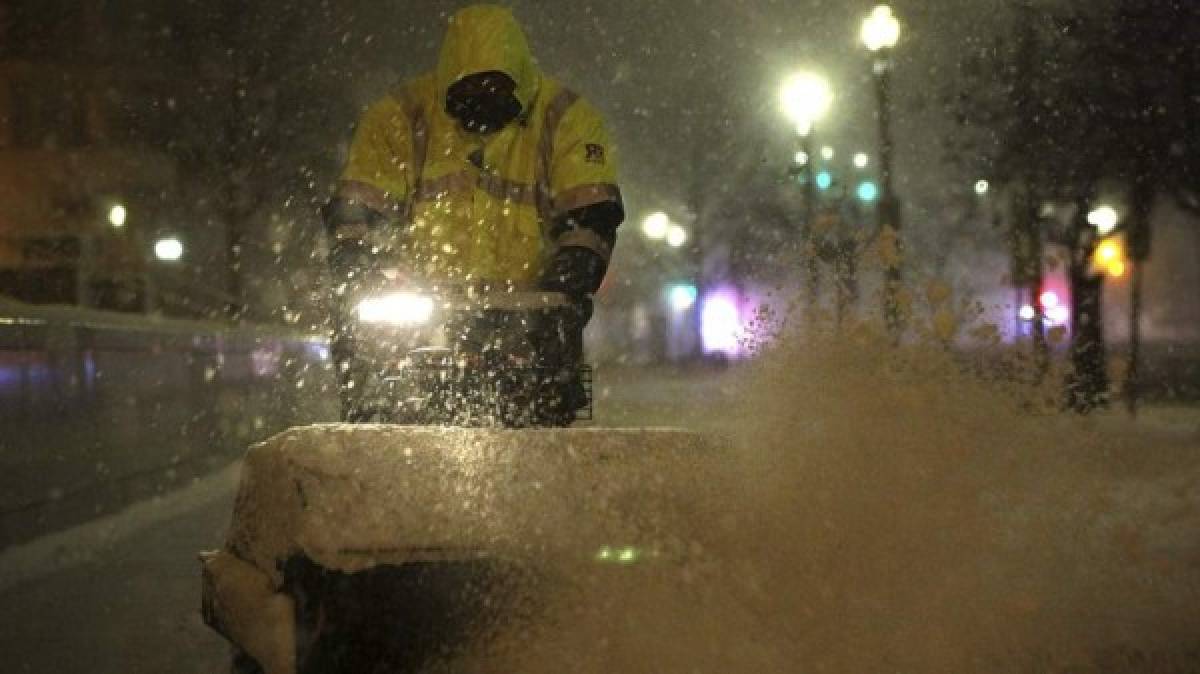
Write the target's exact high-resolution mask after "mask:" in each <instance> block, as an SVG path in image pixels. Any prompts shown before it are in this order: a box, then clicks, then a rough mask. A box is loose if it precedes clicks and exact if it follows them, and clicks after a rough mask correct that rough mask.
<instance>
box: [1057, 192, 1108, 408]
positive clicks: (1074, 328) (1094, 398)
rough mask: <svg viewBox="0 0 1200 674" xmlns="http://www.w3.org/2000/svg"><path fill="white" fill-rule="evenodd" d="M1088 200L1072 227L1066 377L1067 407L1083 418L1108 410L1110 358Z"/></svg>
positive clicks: (1101, 279)
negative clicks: (1094, 267) (1093, 264)
mask: <svg viewBox="0 0 1200 674" xmlns="http://www.w3.org/2000/svg"><path fill="white" fill-rule="evenodd" d="M1087 204H1088V200H1087V199H1081V200H1079V201H1078V203H1077V208H1076V214H1075V216H1074V222H1073V223H1072V237H1071V241H1072V242H1073V243H1074V246H1073V248H1074V250H1072V251H1071V264H1070V268H1069V270H1068V276H1069V281H1070V284H1071V300H1072V301H1071V332H1072V335H1071V336H1072V339H1071V373H1070V374H1069V375H1068V376H1067V386H1066V405H1067V407H1068V408H1069V409H1071V410H1074V411H1075V412H1078V413H1080V414H1087V413H1088V412H1091V411H1093V410H1095V409H1097V408H1102V407H1107V406H1108V357H1107V353H1106V349H1105V345H1104V316H1103V313H1102V311H1101V310H1102V307H1103V303H1104V276H1103V275H1102V274H1093V273H1092V270H1091V269H1090V267H1091V260H1092V253H1093V252H1094V250H1095V243H1096V242H1095V237H1094V234H1093V232H1092V230H1091V229H1090V227H1089V225H1088V223H1087Z"/></svg>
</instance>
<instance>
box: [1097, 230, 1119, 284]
mask: <svg viewBox="0 0 1200 674" xmlns="http://www.w3.org/2000/svg"><path fill="white" fill-rule="evenodd" d="M1092 265H1093V266H1094V267H1095V268H1096V269H1097V270H1099V271H1102V272H1104V273H1106V274H1108V275H1109V276H1112V277H1113V278H1120V277H1122V276H1124V275H1125V247H1124V246H1123V245H1122V243H1121V240H1120V239H1118V238H1116V237H1112V238H1108V239H1105V240H1103V241H1101V242H1100V245H1098V246H1096V252H1095V253H1093V254H1092Z"/></svg>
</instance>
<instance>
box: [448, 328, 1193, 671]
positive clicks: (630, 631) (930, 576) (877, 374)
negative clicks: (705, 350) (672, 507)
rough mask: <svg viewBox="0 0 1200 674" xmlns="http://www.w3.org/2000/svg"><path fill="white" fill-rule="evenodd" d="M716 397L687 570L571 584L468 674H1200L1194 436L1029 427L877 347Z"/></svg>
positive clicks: (799, 347) (849, 348)
mask: <svg viewBox="0 0 1200 674" xmlns="http://www.w3.org/2000/svg"><path fill="white" fill-rule="evenodd" d="M725 385H727V386H732V387H733V389H734V390H735V391H736V393H737V396H738V397H739V398H740V399H741V404H739V405H737V406H736V407H735V408H732V409H720V408H705V407H702V406H701V405H702V404H703V403H702V402H701V401H703V400H705V399H706V398H707V397H706V396H703V395H697V396H695V400H696V404H697V408H696V410H695V414H694V419H692V420H691V422H692V423H697V424H705V425H709V426H714V427H725V428H733V427H736V428H738V429H740V433H739V436H738V437H737V438H736V447H735V449H734V450H733V455H732V457H731V458H732V459H733V460H732V461H730V462H729V464H728V468H729V470H728V471H727V472H724V473H722V474H721V475H720V476H718V477H717V478H716V480H717V484H713V485H709V486H708V490H707V492H706V493H707V494H708V495H712V496H711V497H710V496H707V495H706V496H705V499H706V500H705V501H704V502H703V503H702V504H701V505H700V507H699V508H697V509H696V510H695V512H694V517H696V520H695V521H693V522H691V523H690V525H689V526H685V527H682V528H681V531H686V532H687V533H688V535H690V536H692V538H691V539H690V540H688V541H687V543H686V545H687V549H688V551H689V554H687V555H686V556H684V557H682V558H681V559H679V560H677V561H676V562H674V563H664V564H658V565H642V566H631V567H628V568H623V569H619V570H615V569H612V568H610V567H608V566H605V565H598V564H593V565H592V566H591V567H586V566H583V565H580V566H576V567H566V566H564V567H562V571H563V573H562V576H563V577H566V578H569V579H570V583H568V584H566V585H564V586H562V587H560V588H559V590H558V592H557V593H556V594H555V595H554V596H553V597H552V598H550V600H549V601H550V605H549V608H548V610H549V612H550V615H549V617H547V619H546V620H545V621H544V622H543V626H542V627H541V628H534V629H529V628H524V627H523V628H521V629H519V630H514V631H513V633H512V634H511V635H510V637H511V638H510V639H508V640H507V641H506V642H501V644H500V645H498V646H495V647H492V648H489V650H488V652H487V653H483V654H479V660H478V661H477V664H478V667H477V668H476V669H478V671H522V672H561V671H572V672H611V671H654V672H689V673H690V672H800V671H803V672H837V673H841V672H845V673H848V674H849V673H859V672H882V671H889V672H1029V671H1039V672H1042V671H1044V672H1061V671H1073V672H1074V671H1079V672H1091V671H1096V672H1100V671H1104V672H1135V671H1138V672H1191V671H1197V669H1200V654H1198V652H1197V648H1198V647H1200V638H1197V637H1196V635H1197V634H1200V611H1197V610H1196V608H1195V607H1196V606H1197V605H1198V603H1197V600H1198V599H1200V582H1198V581H1200V545H1197V543H1196V541H1197V540H1200V537H1198V536H1197V532H1200V509H1198V508H1197V506H1198V505H1200V462H1198V461H1197V460H1196V458H1195V456H1194V455H1195V450H1196V449H1198V445H1200V439H1198V438H1196V437H1195V435H1194V434H1180V433H1167V432H1160V431H1155V430H1154V429H1147V428H1139V427H1131V426H1129V425H1128V424H1121V423H1116V422H1114V421H1112V420H1101V421H1096V420H1080V419H1077V418H1074V417H1065V416H1059V415H1057V414H1054V413H1045V412H1043V413H1031V412H1029V411H1027V410H1028V409H1030V406H1029V405H1028V401H1027V400H1026V398H1027V397H1028V395H1029V392H1028V391H1024V390H1020V389H1017V388H1014V387H1013V386H1011V385H1008V384H1002V383H998V382H988V381H984V380H982V379H980V378H978V377H977V376H974V375H967V374H963V373H962V372H961V368H960V367H959V365H958V364H956V363H955V362H954V361H953V360H952V359H950V358H949V357H947V356H945V355H944V353H942V352H941V351H940V350H930V351H924V350H921V349H916V348H914V349H906V350H905V351H904V352H903V353H902V354H898V353H897V352H896V351H894V350H892V349H890V348H889V347H886V346H885V345H884V344H883V342H882V340H877V339H875V338H873V337H871V336H870V335H866V334H862V335H848V336H846V337H845V338H843V339H814V338H809V339H807V340H805V341H803V342H797V343H795V344H794V345H789V344H784V345H783V346H780V347H777V348H776V349H774V351H773V352H772V353H769V354H768V355H767V356H765V357H764V359H763V360H762V361H760V362H759V363H757V364H756V365H754V366H753V367H752V369H751V370H750V371H749V372H745V373H743V374H742V375H741V376H739V377H738V378H737V381H735V382H734V383H733V384H730V383H729V382H725ZM663 475H664V476H666V478H667V479H666V480H665V482H664V483H663V484H662V486H661V489H663V490H664V491H667V492H672V491H673V492H676V493H683V492H687V490H688V489H689V488H690V487H691V485H690V484H689V483H688V482H687V481H675V480H673V479H672V478H673V475H674V473H673V471H671V470H670V469H667V470H665V471H664V472H663ZM563 535H564V536H565V537H566V538H567V540H570V538H571V534H570V532H569V531H568V532H563ZM498 662H500V663H504V664H503V666H501V667H499V668H497V665H496V663H498ZM467 669H470V667H467Z"/></svg>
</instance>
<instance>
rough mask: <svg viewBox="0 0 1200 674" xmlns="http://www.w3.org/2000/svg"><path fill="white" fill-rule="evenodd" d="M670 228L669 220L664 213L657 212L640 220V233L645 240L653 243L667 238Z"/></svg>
mask: <svg viewBox="0 0 1200 674" xmlns="http://www.w3.org/2000/svg"><path fill="white" fill-rule="evenodd" d="M670 228H671V219H670V218H669V217H667V214H666V213H663V212H661V211H660V212H657V213H651V214H650V215H647V216H646V218H645V219H644V220H642V233H643V234H645V235H646V238H647V239H651V240H653V241H662V240H663V239H665V238H667V231H668V230H669V229H670Z"/></svg>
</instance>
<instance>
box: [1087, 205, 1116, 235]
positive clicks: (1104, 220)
mask: <svg viewBox="0 0 1200 674" xmlns="http://www.w3.org/2000/svg"><path fill="white" fill-rule="evenodd" d="M1087 221H1088V224H1090V225H1091V226H1093V227H1095V228H1096V233H1097V234H1099V235H1100V236H1108V235H1109V234H1112V232H1113V230H1115V229H1116V228H1117V225H1118V224H1120V222H1121V217H1120V215H1118V214H1117V210H1116V209H1115V208H1113V207H1112V206H1100V207H1098V208H1096V209H1094V210H1093V211H1092V212H1091V213H1088V216H1087Z"/></svg>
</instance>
